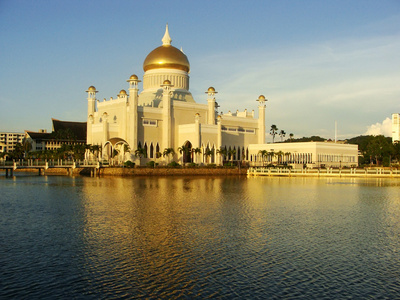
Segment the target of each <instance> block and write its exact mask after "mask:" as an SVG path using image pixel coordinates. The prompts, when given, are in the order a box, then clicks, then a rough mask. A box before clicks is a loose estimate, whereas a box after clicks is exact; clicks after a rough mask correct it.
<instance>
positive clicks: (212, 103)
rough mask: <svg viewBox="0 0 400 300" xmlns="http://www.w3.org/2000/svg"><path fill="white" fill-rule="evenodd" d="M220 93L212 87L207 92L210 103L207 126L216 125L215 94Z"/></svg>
mask: <svg viewBox="0 0 400 300" xmlns="http://www.w3.org/2000/svg"><path fill="white" fill-rule="evenodd" d="M217 93H218V92H216V91H215V89H214V88H213V87H212V86H210V87H209V88H208V90H207V92H206V94H207V95H208V97H207V102H208V118H207V124H210V125H215V94H217Z"/></svg>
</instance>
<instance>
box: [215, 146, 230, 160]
mask: <svg viewBox="0 0 400 300" xmlns="http://www.w3.org/2000/svg"><path fill="white" fill-rule="evenodd" d="M216 152H217V154H219V155H220V156H222V164H223V162H224V160H225V157H226V156H227V155H228V151H226V148H225V147H221V148H219V149H217V151H216Z"/></svg>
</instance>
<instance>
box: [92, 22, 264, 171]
mask: <svg viewBox="0 0 400 300" xmlns="http://www.w3.org/2000/svg"><path fill="white" fill-rule="evenodd" d="M143 70H144V72H145V73H144V76H143V90H142V91H141V92H140V93H139V83H140V82H141V81H140V80H139V79H138V77H137V76H136V75H132V76H131V77H130V78H129V79H128V80H127V82H128V84H129V88H128V92H127V91H125V90H124V89H122V90H121V91H120V92H119V94H118V95H117V97H116V98H115V99H114V98H110V99H109V100H105V99H104V100H103V101H99V100H97V99H96V93H97V90H96V88H95V87H94V86H91V87H89V89H88V90H87V93H88V98H87V101H88V115H87V143H88V144H91V145H101V146H102V147H103V158H110V156H114V154H116V153H118V154H117V155H116V157H117V158H118V159H119V160H120V161H121V160H127V159H130V160H135V158H134V156H133V154H134V152H135V150H137V149H144V151H145V153H146V155H145V157H146V159H142V160H141V161H142V163H143V162H146V161H149V160H156V161H157V162H160V163H164V162H168V161H169V160H170V159H172V157H163V156H162V155H161V154H162V153H163V152H164V150H165V149H170V148H172V149H174V151H175V153H176V154H175V155H174V157H173V158H174V159H175V160H177V161H180V160H182V161H185V162H189V161H193V162H196V163H202V162H204V163H217V164H220V163H221V157H222V155H220V154H219V151H217V150H218V149H226V151H227V152H229V153H231V156H232V159H233V160H238V159H240V160H242V159H247V158H248V145H249V144H257V143H260V144H263V143H264V142H265V101H266V99H265V97H264V96H262V95H261V96H259V97H258V100H257V101H258V102H259V104H258V110H259V111H258V115H259V118H258V119H256V118H255V117H254V111H251V112H249V111H247V110H245V111H242V112H236V113H228V114H219V113H218V107H219V106H218V104H217V102H216V94H217V92H216V91H215V89H214V88H213V87H210V88H208V90H207V91H206V96H205V99H204V102H205V103H204V104H203V103H197V102H196V101H195V100H194V99H193V96H192V94H191V93H190V91H189V71H190V64H189V60H188V58H187V57H186V55H185V54H184V53H183V52H182V51H181V50H179V49H177V48H175V47H173V46H172V45H171V38H170V35H169V32H168V26H167V28H166V31H165V34H164V37H163V38H162V45H161V46H160V47H158V48H156V49H154V50H153V51H151V52H150V53H149V54H148V55H147V57H146V59H145V60H144V63H143ZM123 145H126V146H128V147H129V148H128V147H126V146H123ZM182 146H184V148H185V149H186V148H187V149H189V150H193V149H201V154H198V153H197V154H196V153H193V152H194V151H190V152H189V153H188V154H186V155H184V157H183V156H182V155H183V154H184V153H185V152H182V154H181V153H179V151H178V150H177V149H178V148H179V147H182ZM127 149H130V153H125V151H126V150H127ZM115 150H117V151H115ZM233 150H234V151H233Z"/></svg>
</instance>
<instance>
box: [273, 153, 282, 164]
mask: <svg viewBox="0 0 400 300" xmlns="http://www.w3.org/2000/svg"><path fill="white" fill-rule="evenodd" d="M275 155H276V157H277V158H278V164H280V163H282V157H283V155H284V153H283V151H278V152H276V153H275Z"/></svg>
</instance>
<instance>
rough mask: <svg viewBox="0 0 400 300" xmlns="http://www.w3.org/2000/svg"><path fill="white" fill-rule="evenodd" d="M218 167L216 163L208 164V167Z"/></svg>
mask: <svg viewBox="0 0 400 300" xmlns="http://www.w3.org/2000/svg"><path fill="white" fill-rule="evenodd" d="M216 167H217V165H216V164H208V165H207V168H216Z"/></svg>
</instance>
